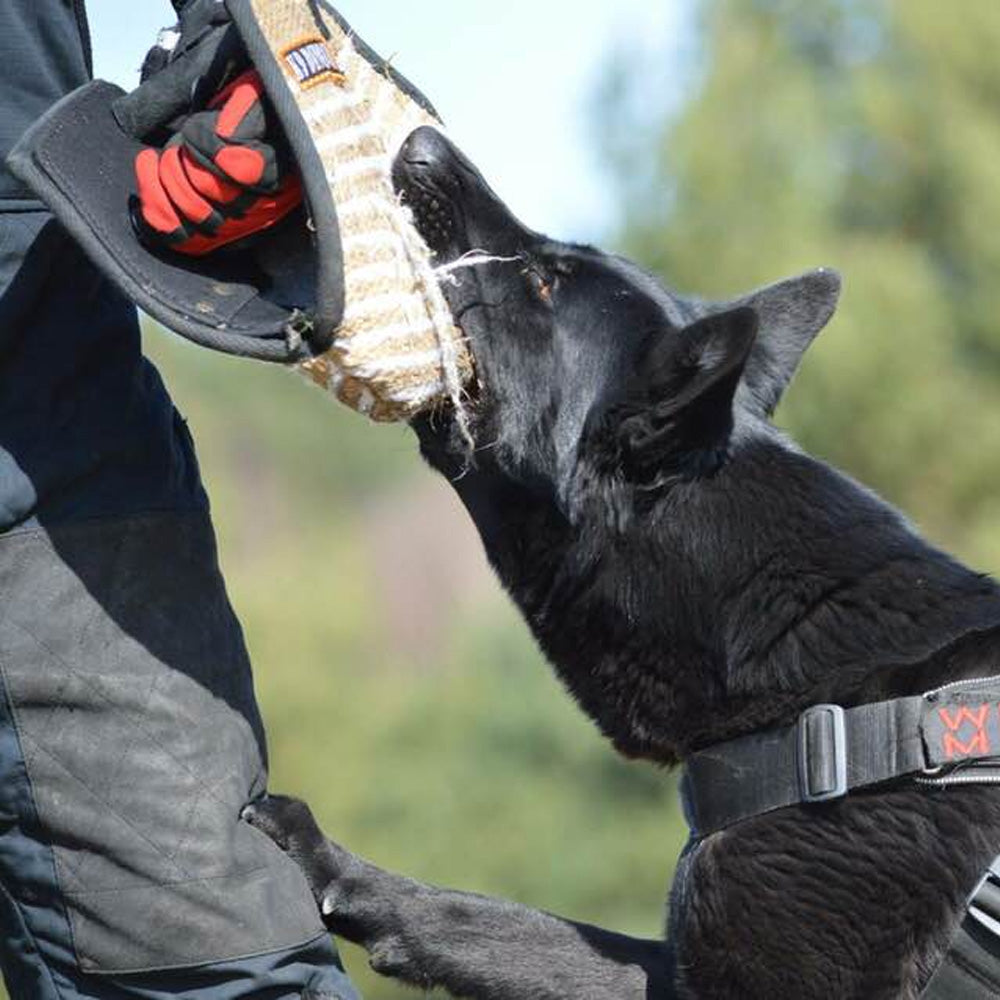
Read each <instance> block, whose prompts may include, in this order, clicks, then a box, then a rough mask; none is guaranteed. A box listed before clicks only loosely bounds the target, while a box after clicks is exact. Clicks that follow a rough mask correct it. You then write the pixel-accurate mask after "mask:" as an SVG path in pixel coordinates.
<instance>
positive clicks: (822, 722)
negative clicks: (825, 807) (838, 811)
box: [798, 705, 847, 803]
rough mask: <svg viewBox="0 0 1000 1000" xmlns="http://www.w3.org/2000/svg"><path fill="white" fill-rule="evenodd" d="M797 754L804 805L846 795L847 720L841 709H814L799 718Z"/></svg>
mask: <svg viewBox="0 0 1000 1000" xmlns="http://www.w3.org/2000/svg"><path fill="white" fill-rule="evenodd" d="M798 751H799V752H798V765H799V788H800V790H801V793H802V801H803V802H809V803H816V802H831V801H833V800H835V799H842V798H843V797H844V796H845V795H847V720H846V716H845V713H844V710H843V708H841V707H840V705H814V706H813V707H812V708H809V709H806V711H804V712H803V713H802V715H801V716H799V724H798Z"/></svg>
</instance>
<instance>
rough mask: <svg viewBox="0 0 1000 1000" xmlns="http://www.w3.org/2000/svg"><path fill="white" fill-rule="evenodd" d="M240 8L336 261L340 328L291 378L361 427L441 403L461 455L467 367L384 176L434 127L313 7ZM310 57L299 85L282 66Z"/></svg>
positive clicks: (463, 348) (282, 2) (423, 250)
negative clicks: (285, 116) (307, 144)
mask: <svg viewBox="0 0 1000 1000" xmlns="http://www.w3.org/2000/svg"><path fill="white" fill-rule="evenodd" d="M251 2H252V4H253V9H254V14H255V16H256V18H257V21H258V24H259V26H260V28H261V30H262V32H263V33H264V36H265V38H266V39H267V41H268V44H269V46H270V47H271V49H272V51H273V52H274V53H275V54H276V56H277V57H278V61H279V63H280V64H281V65H282V66H283V68H284V70H285V75H286V79H287V82H288V86H289V89H290V91H291V93H292V96H293V98H294V100H295V102H296V104H297V105H298V107H299V110H300V111H301V113H302V116H303V118H304V120H305V122H306V126H307V128H308V130H309V133H310V136H311V138H312V141H313V143H314V145H315V146H316V149H317V151H318V153H319V155H320V158H321V160H322V162H323V165H324V167H325V169H326V174H327V179H328V181H329V183H330V188H331V193H332V195H333V198H334V201H335V203H336V205H337V213H338V219H339V223H340V230H341V241H342V244H343V251H344V285H345V292H346V311H345V315H344V320H343V323H342V325H341V328H340V329H339V330H338V331H337V335H336V337H335V340H334V343H333V346H332V347H331V349H330V350H329V351H328V352H326V353H325V354H323V355H321V356H319V357H316V358H312V359H310V360H308V361H306V362H304V363H303V364H301V365H300V366H299V367H300V369H301V370H302V371H303V373H304V374H305V375H307V376H308V377H309V378H310V379H311V380H312V381H313V382H314V383H316V384H317V385H319V386H321V387H322V388H324V389H326V390H328V391H330V392H332V393H333V394H334V395H336V397H337V398H338V399H340V400H341V402H343V403H345V404H346V405H348V406H350V407H352V408H353V409H355V410H358V411H359V412H361V413H364V414H365V415H367V416H369V417H371V418H372V419H373V420H379V421H399V420H408V419H410V418H411V417H413V416H415V415H416V414H417V413H419V412H421V411H423V410H426V409H429V408H432V407H433V406H435V405H437V404H438V403H440V402H441V401H442V400H445V399H447V400H450V401H451V404H452V406H454V408H455V412H456V418H457V420H458V425H459V427H460V428H461V430H462V434H463V437H465V439H466V443H467V444H468V445H469V446H470V447H471V442H472V437H471V434H470V432H469V421H468V415H467V412H466V407H465V405H464V399H465V386H466V385H467V384H468V383H469V381H470V380H471V379H472V378H473V374H474V372H473V363H472V357H471V355H470V353H469V350H468V345H467V344H466V342H465V339H464V337H463V336H462V334H461V332H460V331H459V330H458V328H457V327H456V325H455V322H454V319H453V317H452V315H451V311H450V310H449V308H448V305H447V302H446V301H445V298H444V293H443V290H442V288H441V285H440V282H439V276H438V275H437V273H436V270H435V267H434V263H433V256H432V254H431V252H430V250H429V248H428V247H427V244H426V243H425V241H424V240H423V238H422V237H421V236H420V234H419V232H418V231H417V229H416V227H415V226H414V224H413V219H412V216H411V214H410V212H409V210H408V209H407V208H406V207H405V206H404V205H403V204H402V203H401V202H400V199H399V198H398V197H397V195H396V192H395V190H394V188H393V185H392V177H391V171H392V163H393V160H394V158H395V155H396V153H397V152H398V151H399V149H400V147H401V146H402V144H403V142H404V141H405V140H406V138H407V136H409V134H410V133H411V132H412V131H413V130H414V129H416V128H419V127H420V126H422V125H431V126H434V127H436V128H440V122H439V121H438V120H437V119H436V118H435V117H434V116H433V115H432V114H431V113H430V112H429V111H427V110H425V109H424V108H423V107H421V105H420V104H418V103H417V101H416V100H414V99H413V98H411V97H410V96H409V95H407V94H406V93H404V92H403V90H401V89H400V88H399V87H398V86H397V85H396V83H395V82H394V81H393V79H392V78H391V76H390V75H389V73H388V72H387V70H386V67H385V65H384V64H383V63H376V64H375V65H373V64H372V62H369V61H368V59H367V58H365V54H366V50H365V49H363V47H362V46H361V45H360V43H359V44H357V45H356V44H355V40H354V38H353V37H352V36H351V35H350V34H349V33H348V32H347V31H345V30H344V29H343V28H342V27H341V25H340V24H339V23H338V22H337V21H336V19H335V18H333V17H332V16H329V15H327V14H325V13H322V12H321V13H320V16H321V18H322V21H323V24H324V25H325V28H326V29H327V30H326V31H325V32H320V31H319V30H318V28H317V22H316V20H315V12H316V11H317V10H321V8H320V5H313V6H312V7H311V6H310V5H309V4H306V3H303V2H301V0H298V2H296V0H251ZM323 35H328V36H329V37H323ZM315 46H319V47H321V48H322V49H325V51H326V53H327V54H328V56H329V62H330V64H331V65H333V66H335V67H336V73H334V72H330V73H326V74H320V75H319V76H318V77H317V80H316V81H315V82H313V81H309V82H308V83H307V84H303V82H302V80H301V79H297V77H296V73H295V72H294V70H293V68H292V67H291V66H290V64H289V62H288V60H287V59H286V56H287V55H288V54H289V53H293V52H300V51H313V49H314V47H315ZM317 64H325V60H318V63H317Z"/></svg>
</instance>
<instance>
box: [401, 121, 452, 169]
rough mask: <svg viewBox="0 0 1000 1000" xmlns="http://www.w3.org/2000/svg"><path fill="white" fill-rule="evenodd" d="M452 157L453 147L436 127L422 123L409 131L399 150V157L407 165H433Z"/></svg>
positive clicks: (440, 163)
mask: <svg viewBox="0 0 1000 1000" xmlns="http://www.w3.org/2000/svg"><path fill="white" fill-rule="evenodd" d="M453 157H454V147H453V146H452V144H451V143H450V142H449V141H448V140H447V139H446V138H445V137H444V136H443V135H442V134H441V133H440V132H439V131H438V130H437V129H436V128H433V127H432V126H430V125H422V126H421V127H420V128H418V129H416V130H415V131H414V132H411V133H410V135H409V136H408V137H407V139H406V141H405V142H404V143H403V145H402V147H401V149H400V150H399V159H401V160H403V161H404V162H405V163H406V164H407V166H409V167H417V168H419V167H434V166H440V165H443V164H444V163H447V162H448V161H449V160H451V159H453Z"/></svg>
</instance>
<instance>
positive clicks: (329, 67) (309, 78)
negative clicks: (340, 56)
mask: <svg viewBox="0 0 1000 1000" xmlns="http://www.w3.org/2000/svg"><path fill="white" fill-rule="evenodd" d="M282 55H283V56H284V59H285V65H286V66H288V68H289V69H290V70H291V72H292V75H293V76H294V77H295V79H296V81H297V82H298V84H299V86H300V87H302V89H303V90H307V89H309V88H310V87H316V86H318V85H319V84H321V83H337V84H343V83H345V82H346V81H347V78H346V77H345V76H344V74H343V73H342V72H341V70H340V69H338V68H337V65H336V63H334V61H333V56H332V55H330V50H329V48H328V47H327V44H326V42H324V41H323V39H322V38H307V39H305V40H304V41H301V42H296V43H295V44H294V45H292V46H290V47H289V48H287V49H285V51H284V52H283V53H282Z"/></svg>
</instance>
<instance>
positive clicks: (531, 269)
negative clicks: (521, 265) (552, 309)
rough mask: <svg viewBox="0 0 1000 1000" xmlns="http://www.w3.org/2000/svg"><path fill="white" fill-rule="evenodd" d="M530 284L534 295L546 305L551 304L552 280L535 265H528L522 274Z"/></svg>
mask: <svg viewBox="0 0 1000 1000" xmlns="http://www.w3.org/2000/svg"><path fill="white" fill-rule="evenodd" d="M522 273H523V274H524V275H525V276H526V277H527V279H528V282H529V283H530V284H531V287H532V289H533V290H534V292H535V294H536V295H537V296H538V297H539V298H540V299H541V300H542V301H543V302H544V303H545V304H546V305H549V304H550V303H551V302H552V286H553V283H554V282H553V278H552V277H551V275H549V274H546V273H545V272H544V271H543V270H542V269H541V268H540V267H539V266H538V265H537V264H530V265H529V266H528V267H526V268H525V269H524V271H523V272H522Z"/></svg>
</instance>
